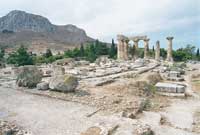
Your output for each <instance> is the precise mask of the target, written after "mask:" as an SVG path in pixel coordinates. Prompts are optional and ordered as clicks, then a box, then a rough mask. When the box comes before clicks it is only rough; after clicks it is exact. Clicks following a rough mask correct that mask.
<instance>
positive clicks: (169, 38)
mask: <svg viewBox="0 0 200 135" xmlns="http://www.w3.org/2000/svg"><path fill="white" fill-rule="evenodd" d="M166 39H167V40H173V39H174V37H167V38H166Z"/></svg>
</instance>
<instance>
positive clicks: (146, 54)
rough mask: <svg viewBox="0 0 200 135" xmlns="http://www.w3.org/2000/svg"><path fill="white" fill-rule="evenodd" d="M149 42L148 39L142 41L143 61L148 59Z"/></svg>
mask: <svg viewBox="0 0 200 135" xmlns="http://www.w3.org/2000/svg"><path fill="white" fill-rule="evenodd" d="M149 40H150V39H148V38H147V39H144V59H146V58H148V47H149Z"/></svg>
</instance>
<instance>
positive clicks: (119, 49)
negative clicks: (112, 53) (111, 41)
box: [117, 35, 123, 59]
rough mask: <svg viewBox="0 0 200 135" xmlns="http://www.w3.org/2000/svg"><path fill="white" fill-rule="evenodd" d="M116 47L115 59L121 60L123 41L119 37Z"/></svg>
mask: <svg viewBox="0 0 200 135" xmlns="http://www.w3.org/2000/svg"><path fill="white" fill-rule="evenodd" d="M117 40H118V45H117V59H122V51H123V48H122V47H123V40H122V38H121V36H120V35H118V36H117Z"/></svg>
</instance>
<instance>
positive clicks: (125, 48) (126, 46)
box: [123, 38, 129, 60]
mask: <svg viewBox="0 0 200 135" xmlns="http://www.w3.org/2000/svg"><path fill="white" fill-rule="evenodd" d="M128 42H129V39H128V38H127V39H124V42H123V44H124V46H123V47H124V53H123V54H124V55H123V59H124V60H128Z"/></svg>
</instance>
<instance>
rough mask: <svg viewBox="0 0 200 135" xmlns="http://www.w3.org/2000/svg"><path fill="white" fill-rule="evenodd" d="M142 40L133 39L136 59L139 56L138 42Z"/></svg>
mask: <svg viewBox="0 0 200 135" xmlns="http://www.w3.org/2000/svg"><path fill="white" fill-rule="evenodd" d="M139 41H140V40H139V39H133V42H134V46H135V54H134V57H135V59H137V58H138V48H139V47H138V42H139Z"/></svg>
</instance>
